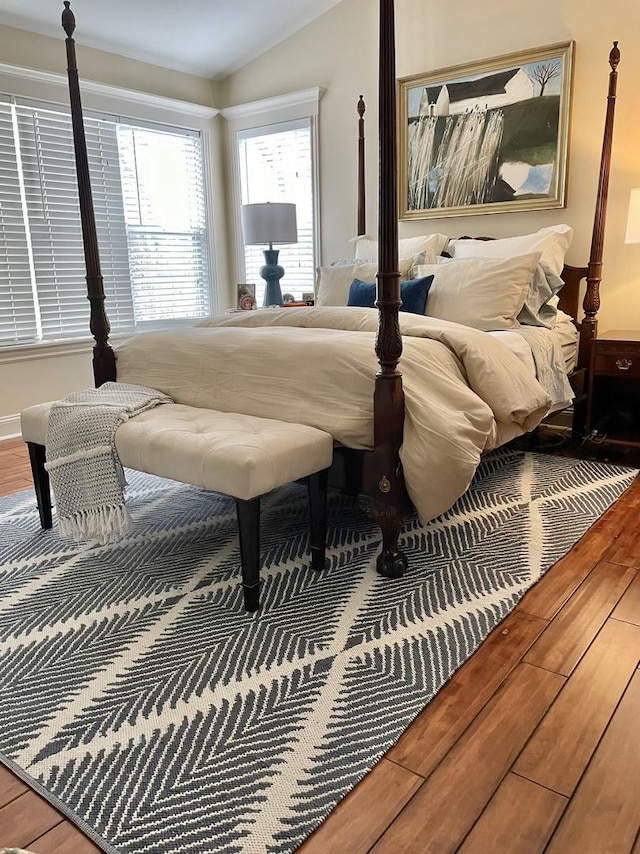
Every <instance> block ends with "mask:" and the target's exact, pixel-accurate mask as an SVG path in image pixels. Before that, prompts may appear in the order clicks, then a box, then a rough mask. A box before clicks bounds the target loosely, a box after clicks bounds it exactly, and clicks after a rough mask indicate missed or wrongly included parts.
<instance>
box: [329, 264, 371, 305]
mask: <svg viewBox="0 0 640 854" xmlns="http://www.w3.org/2000/svg"><path fill="white" fill-rule="evenodd" d="M377 272H378V264H377V263H375V264H374V263H373V262H372V263H370V264H362V263H360V264H358V263H356V264H339V265H337V266H335V267H318V277H317V279H316V299H315V304H316V305H346V304H347V300H348V298H349V287H350V285H351V282H352V281H353V280H354V279H361V280H362V281H363V282H375V280H376V273H377Z"/></svg>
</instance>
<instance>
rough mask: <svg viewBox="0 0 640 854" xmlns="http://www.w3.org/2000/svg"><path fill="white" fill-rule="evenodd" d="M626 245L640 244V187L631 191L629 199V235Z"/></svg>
mask: <svg viewBox="0 0 640 854" xmlns="http://www.w3.org/2000/svg"><path fill="white" fill-rule="evenodd" d="M624 242H625V243H640V187H637V188H636V189H635V190H631V197H630V198H629V215H628V216H627V233H626V234H625V237H624Z"/></svg>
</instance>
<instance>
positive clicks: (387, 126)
mask: <svg viewBox="0 0 640 854" xmlns="http://www.w3.org/2000/svg"><path fill="white" fill-rule="evenodd" d="M64 5H65V10H64V12H63V27H64V29H65V32H66V34H67V39H66V47H67V59H68V75H69V88H70V97H71V109H72V115H73V129H74V142H75V151H76V168H77V173H78V187H79V194H80V210H81V220H82V230H83V239H84V249H85V257H86V265H87V290H88V298H89V302H90V315H91V320H90V328H91V332H92V334H93V336H94V338H95V342H96V343H95V346H94V351H93V369H94V377H95V382H96V385H97V386H99V385H101V384H103V383H105V382H107V381H113V380H116V379H119V380H122V381H125V382H142V381H144V383H145V384H147V385H150V386H152V387H155V388H160V387H161V385H163V380H162V368H163V366H162V364H160V363H158V362H157V361H156V363H154V361H153V360H154V359H156V358H157V354H158V352H159V351H158V349H157V348H158V346H159V345H160V347H161V351H160V352H164V351H165V350H168V351H169V352H170V354H175V353H178V352H179V351H181V349H183V348H184V349H187V350H189V351H190V352H192V353H193V350H194V346H193V345H194V342H197V341H203V342H204V341H205V340H206V341H207V342H210V341H211V340H212V336H211V334H210V329H211V328H213V330H215V331H216V332H219V334H220V340H221V341H222V346H223V347H227V348H229V347H231V349H233V346H232V345H233V343H234V341H235V340H237V339H235V338H234V336H235V335H236V334H237V333H241V334H246V333H248V332H249V329H250V328H251V329H252V328H253V327H259V330H258V335H257V338H258V339H259V340H262V341H263V342H264V335H262V336H261V335H260V334H259V333H260V332H262V330H263V329H264V327H266V326H269V327H270V328H271V327H272V326H273V327H276V328H277V330H278V334H280V333H281V332H284V329H285V327H291V326H294V325H296V327H297V328H299V327H303V328H304V329H305V335H306V336H307V341H305V342H304V343H302V344H301V346H303V347H305V346H306V345H307V344H309V343H311V342H312V341H315V340H316V339H318V340H320V338H321V337H328V339H329V341H328V344H329V346H333V341H334V338H336V339H337V338H339V337H340V335H339V334H338V333H341V332H342V330H343V329H346V328H347V327H346V326H344V325H343V322H342V320H341V319H340V318H339V317H338V316H337V315H336V311H337V310H333V311H332V312H330V313H329V314H328V315H327V317H328V320H319V319H317V318H318V315H317V312H318V311H321V310H320V309H317V310H316V309H287V310H286V312H284V315H286V317H284V316H283V312H251V313H247V314H250V315H253V316H251V317H241V318H239V317H237V316H234V317H233V318H231V319H223V320H219V321H212V322H211V323H209V324H206V323H205V324H202V325H201V326H200V327H199V328H198V329H197V330H191V331H189V332H185V333H184V336H183V338H181V339H180V340H178V339H176V338H175V333H173V336H174V337H172V336H171V335H169V334H167V335H166V336H165V338H164V339H163V338H162V337H161V334H160V333H149V336H148V337H147V338H145V340H148V341H150V342H152V344H154V342H155V347H156V349H155V350H153V348H152V351H146V355H145V352H143V351H142V350H141V349H140V346H139V339H140V338H142V337H143V336H136V338H137V339H138V341H136V340H134V341H132V342H131V343H130V344H125V345H124V346H123V347H122V348H120V349H119V351H118V353H117V354H115V353H114V351H113V349H112V348H111V346H110V344H109V322H108V319H107V314H106V311H105V306H104V289H103V283H102V276H101V273H100V262H99V254H98V246H97V240H96V234H95V220H94V215H93V208H92V199H91V188H90V182H89V170H88V162H87V154H86V146H85V141H84V130H83V122H82V108H81V102H80V90H79V81H78V70H77V64H76V56H75V43H74V39H73V32H74V29H75V20H74V17H73V14H72V12H71V10H70V8H69V5H70V4H69V2H68V0H65V3H64ZM379 47H380V70H379V121H380V129H379V150H380V161H379V176H380V179H379V180H380V195H379V220H378V247H379V251H378V259H377V260H378V270H377V274H376V279H377V302H376V306H377V315H376V321H375V324H374V326H375V356H376V359H377V363H378V369H377V372H376V375H375V380H373V402H372V406H371V409H372V411H371V416H372V419H373V427H372V430H371V436H370V439H369V442H368V443H366V442H363V441H361V440H358V441H355V442H353V443H352V444H351V445H350V446H347V447H346V448H345V449H344V454H343V453H342V452H341V450H340V451H339V453H337V454H336V459H337V465H338V467H341V470H342V476H343V481H344V483H345V485H346V486H348V487H350V488H351V489H352V490H353V491H364V493H365V494H366V495H368V496H369V497H370V498H371V500H372V505H373V513H374V517H375V519H376V522H377V523H378V525H379V526H380V529H381V531H382V549H381V553H380V554H379V556H378V559H377V569H378V571H379V572H380V573H381V574H383V575H385V576H392V577H393V576H399V575H401V574H402V573H403V572H404V569H405V567H406V559H405V557H404V555H403V554H402V553H401V551H400V550H399V548H398V540H399V535H400V532H401V528H402V525H403V520H404V518H405V516H406V512H407V508H408V506H409V497H408V494H407V486H406V483H405V472H404V471H403V465H402V463H401V461H400V459H401V448H402V446H403V441H405V442H406V441H407V434H406V432H405V409H406V407H405V387H404V386H403V376H402V373H401V371H400V370H399V369H398V364H399V362H400V359H401V357H402V356H403V336H415V338H416V339H420V340H421V339H422V338H427V339H431V341H435V342H436V343H435V344H431V347H432V350H433V352H434V353H436V352H437V353H439V354H440V356H441V357H442V363H443V365H444V363H445V362H447V364H449V363H450V364H451V365H452V367H451V373H452V376H453V377H455V383H454V381H453V380H449V379H448V378H447V379H446V381H445V382H444V385H446V386H447V388H450V390H451V392H452V402H451V403H450V404H448V408H447V409H446V410H445V409H443V410H442V413H445V415H442V413H440V415H441V416H442V417H445V418H449V417H450V418H452V419H455V417H456V416H457V415H458V414H460V413H462V415H464V416H465V417H464V418H463V419H462V421H463V422H464V423H463V424H462V426H461V430H462V435H463V438H462V439H461V440H460V448H462V450H461V451H460V455H461V456H465V455H466V458H465V461H464V465H465V467H464V470H463V471H462V472H461V474H460V476H459V480H460V485H459V486H458V489H459V488H460V486H461V488H462V491H464V488H465V486H464V483H467V484H468V482H469V479H470V472H471V474H472V471H473V460H475V463H476V464H477V459H479V455H480V453H481V452H482V451H483V450H485V449H487V448H489V447H492V446H496V445H497V444H500V443H501V442H502V441H505V440H506V439H505V437H507V438H512V437H513V436H514V435H517V434H518V433H522V432H524V431H526V430H528V429H531V428H532V427H533V426H534V425H535V423H537V422H538V421H539V420H540V418H541V417H543V415H544V412H545V411H546V408H547V407H548V402H549V398H548V397H545V393H544V391H543V390H542V389H541V387H540V386H539V385H538V384H537V383H535V386H534V385H532V384H531V383H534V382H535V380H529V379H527V378H526V377H525V375H524V374H522V375H520V373H519V371H521V368H519V367H518V364H517V362H514V363H513V365H511V364H508V365H507V372H508V373H509V372H510V373H511V375H512V376H515V377H516V378H517V381H516V382H515V383H513V384H512V385H515V386H519V388H520V390H521V392H522V396H523V398H524V397H526V401H524V402H523V401H520V402H518V403H517V404H515V403H514V405H513V407H512V410H513V411H509V408H508V406H507V407H505V406H504V402H503V401H502V400H499V401H498V402H497V404H495V405H494V404H493V403H487V402H486V400H485V399H482V398H478V401H479V402H478V403H477V404H476V403H475V394H476V391H477V389H474V391H473V394H474V398H473V400H472V399H471V397H470V395H471V392H469V395H467V396H465V395H466V390H467V388H469V387H470V386H467V385H466V383H467V382H469V383H470V380H468V379H467V377H468V376H469V375H471V374H473V365H472V362H471V355H470V350H472V349H473V348H474V347H475V348H476V349H478V350H481V349H482V348H483V347H484V344H481V343H480V338H478V336H479V335H484V334H485V333H481V332H480V333H479V332H477V331H476V330H473V331H469V332H468V333H467V334H463V332H460V330H453V331H452V330H450V329H446V330H445V331H444V332H443V331H442V330H439V329H435V328H432V327H431V325H430V324H429V323H425V322H424V320H423V322H421V323H418V321H417V320H415V321H413V323H410V322H407V321H406V320H404V319H403V321H402V323H401V320H400V317H399V309H400V306H401V300H400V273H399V270H398V267H399V257H398V220H397V211H398V206H397V170H396V160H397V151H396V74H395V25H394V3H393V0H380V46H379ZM618 59H619V54H618V53H617V47H615V46H614V50H613V51H612V52H611V56H610V63H611V69H612V70H611V74H610V79H609V96H608V109H607V120H606V124H605V138H604V143H603V152H602V163H601V170H600V179H599V183H598V197H597V203H596V217H595V223H594V232H593V240H592V247H591V258H590V261H589V264H588V266H587V267H565V269H564V272H563V278H564V280H565V282H566V284H565V287H564V289H563V290H562V291H561V293H560V307H561V308H562V309H563V310H565V311H568V312H569V313H571V316H572V317H574V318H575V317H576V314H577V305H578V290H579V286H580V282H581V280H582V279H583V278H584V277H585V276H586V278H587V292H586V296H585V299H584V309H585V320H584V321H583V323H582V324H581V327H580V335H581V339H580V355H579V362H578V366H579V368H580V369H581V370H582V371H583V372H584V369H586V367H587V365H588V361H589V345H590V341H591V340H592V339H593V337H594V336H595V335H596V330H597V319H596V315H597V309H598V285H599V281H600V274H601V266H602V244H603V232H604V218H605V210H606V197H607V185H608V175H609V160H610V154H611V135H612V127H613V109H614V103H615V78H616V66H617V62H618ZM358 113H359V139H358V148H359V163H358V185H359V202H358V232H359V233H360V234H362V233H364V230H365V205H364V184H365V180H364V119H363V116H364V102H363V100H362V98H361V99H360V101H359V103H358ZM350 311H352V312H360V314H355V315H354V318H355V320H354V321H353V330H350V331H354V332H355V333H356V334H357V335H360V336H362V335H363V333H365V332H369V333H370V332H371V331H372V329H373V328H374V327H373V326H372V322H373V318H372V316H371V315H370V314H368V312H369V309H362V310H360V309H351V310H350ZM362 312H365V313H366V314H362ZM301 313H304V315H302V314H301ZM343 314H344V312H343ZM416 324H417V330H415V331H414V326H415V325H416ZM452 325H456V324H449V326H452ZM230 327H231V328H230ZM238 327H239V328H238ZM309 327H316V328H313V329H312V328H309ZM318 327H319V328H321V329H322V330H325V332H326V331H328V332H330V333H332V334H333V337H332V335H328V336H327V335H326V334H325V332H323V334H322V335H321V334H320V332H319V329H318ZM401 328H402V334H401ZM461 329H462V328H461ZM295 335H298V337H300V335H301V333H298V332H296V333H295ZM295 335H294V338H295ZM370 337H371V336H370ZM271 340H272V342H273V343H275V344H277V343H278V341H280V340H282V341H284V338H279V337H278V336H276V335H275V334H274V335H272V339H271ZM301 340H302V339H301ZM366 340H367V341H368V340H370V338H367V339H366ZM406 340H407V343H406V345H405V350H408V352H409V353H411V352H413V351H414V350H416V349H417V345H416V344H415V342H414V338H413V337H412V338H407V339H406ZM185 342H188V343H187V344H185ZM430 343H431V342H430ZM207 346H209V344H208V343H207ZM445 346H446V347H447V348H449V349H447V352H446V355H444V351H443V350H442V348H444V347H445ZM487 347H488V348H489V351H490V353H492V352H494V350H492V348H493V347H494V345H493V344H491V345H487ZM438 348H440V349H438ZM204 349H206V348H204ZM151 352H153V353H154V354H155V355H153V356H152V355H150V353H151ZM258 352H259V351H258ZM303 352H305V351H303ZM306 352H308V351H306ZM496 352H497V351H496ZM116 355H117V359H116ZM405 358H408V356H406V357H405ZM483 358H485V357H484V356H483ZM488 358H489V361H490V359H491V356H489V357H488ZM465 360H467V361H465ZM160 361H161V360H160ZM437 361H438V360H437V359H436V363H437ZM495 361H496V363H497V362H498V361H500V358H499V356H498V357H496V358H495ZM363 365H364V363H363ZM462 365H464V369H463V368H462V367H461V366H462ZM407 368H408V371H407V372H408V374H409V375H413V373H415V372H414V371H413V367H411V369H410V370H409V363H408V362H407ZM184 370H186V368H185V369H184ZM327 370H328V369H327ZM360 370H363V371H364V370H365V367H362V366H361V367H360ZM443 370H444V368H443ZM483 370H484V372H485V373H486V367H485V368H483ZM496 370H497V368H496ZM369 379H370V377H369ZM432 380H433V389H432V391H430V390H429V385H427V386H426V393H425V394H426V396H427V397H428V396H429V395H430V394H433V398H434V399H433V401H432V402H431V403H430V402H429V401H427V402H426V406H425V410H428V408H429V406H430V405H431V406H432V407H435V406H436V402H435V400H436V399H437V400H438V401H439V400H440V398H439V397H438V395H439V393H440V390H439V388H438V387H437V382H436V377H435V375H434V376H433V377H432ZM335 381H336V384H337V385H339V384H340V380H338V379H337V378H336V380H335ZM169 385H170V383H169ZM463 386H464V390H463ZM367 387H368V386H367ZM164 390H165V391H167V393H170V394H174V396H175V390H174V389H173V388H165V389H164ZM407 390H408V391H410V393H411V399H410V400H409V402H408V404H410V408H411V409H412V419H411V421H410V424H411V429H412V430H413V428H414V426H415V424H414V421H415V420H416V418H415V412H414V411H413V409H414V408H415V407H414V404H415V398H416V396H417V395H416V391H415V387H413V386H412V387H411V388H410V389H409V388H407ZM463 391H464V393H463ZM180 392H181V389H180V388H178V393H180ZM194 394H195V398H194V399H195V400H197V403H195V404H194V405H203V403H202V395H206V390H204V389H199V390H197V391H196V392H195V393H194ZM420 394H423V391H422V390H421V391H420ZM443 394H444V392H443ZM514 396H515V392H514ZM465 401H470V411H471V413H472V414H470V415H469V416H468V417H466V410H465V409H464V407H465V406H466V405H467V404H466V403H465ZM179 402H183V403H190V402H191V401H190V400H189V399H185V400H182V401H179ZM245 404H246V402H245ZM205 405H206V404H205ZM232 405H233V404H232V402H231V401H229V402H228V404H227V409H229V407H232ZM251 405H252V406H253V402H252V403H251ZM335 405H336V408H340V407H341V406H342V405H343V402H342V401H341V400H340V399H339V398H338V397H337V396H336V401H335ZM474 407H475V408H474ZM492 407H493V408H492ZM501 407H502V409H503V410H505V414H504V422H500V420H499V416H498V415H497V414H496V413H497V412H499V411H500V409H501ZM214 408H219V409H223V408H224V407H223V406H222V405H220V402H219V401H218V399H217V398H216V406H215V407H214ZM425 410H421V411H420V414H419V416H418V418H417V421H420V420H421V419H422V418H423V416H422V413H423V411H425ZM238 411H240V410H238ZM243 411H245V412H247V414H251V412H249V411H248V410H247V409H245V410H243ZM407 411H408V410H407ZM514 412H516V414H514ZM260 414H262V413H260ZM264 414H265V415H266V416H267V417H268V413H267V412H265V413H264ZM425 417H426V416H425ZM494 417H495V419H496V421H495V422H494V421H493V419H494ZM488 418H489V419H490V420H491V424H489V423H488V421H487V419H488ZM482 419H484V420H485V422H486V424H485V425H484V427H483V430H484V434H482V435H478V436H476V435H475V434H474V436H473V438H472V439H470V438H469V434H471V433H473V432H474V431H475V430H476V427H477V423H478V422H479V421H480V420H482ZM283 420H289V421H293V420H295V416H294V415H293V414H291V413H287V414H286V416H284V417H283ZM501 423H502V426H503V429H502V430H500V429H499V428H500V425H501ZM505 425H507V426H506V427H505ZM312 426H321V425H319V424H318V425H312ZM429 429H432V428H429ZM328 432H331V433H332V434H333V435H334V437H335V438H336V439H338V441H339V435H337V434H336V432H334V431H333V430H328ZM440 438H442V437H440ZM456 441H458V440H457V438H456ZM464 443H467V444H464ZM363 447H365V448H368V449H367V450H364V452H363V450H362V448H363ZM457 448H458V445H456V449H457ZM456 449H454V450H451V451H450V454H451V459H452V460H453V458H454V457H455V453H456ZM470 449H471V450H470ZM471 451H473V453H472V452H471ZM463 452H464V453H463ZM472 458H473V459H472ZM433 459H434V458H433V457H432V458H431V463H428V462H427V461H426V460H425V461H424V462H423V464H422V468H428V467H429V465H432V464H433ZM445 462H447V461H445ZM447 465H448V463H447V464H443V467H442V468H443V475H442V478H445V477H446V474H445V473H444V472H446V469H447ZM405 468H406V466H405ZM412 479H413V475H412ZM451 479H452V480H453V481H455V477H454V475H453V474H452V475H451ZM455 488H456V487H454V489H455ZM458 494H459V492H458ZM412 500H413V502H414V504H416V506H418V502H416V500H415V497H414V496H412ZM425 506H428V505H425ZM441 509H442V508H441ZM425 512H427V511H425ZM438 512H440V511H438ZM433 515H435V514H433Z"/></svg>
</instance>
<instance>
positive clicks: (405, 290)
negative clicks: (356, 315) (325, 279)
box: [347, 276, 433, 314]
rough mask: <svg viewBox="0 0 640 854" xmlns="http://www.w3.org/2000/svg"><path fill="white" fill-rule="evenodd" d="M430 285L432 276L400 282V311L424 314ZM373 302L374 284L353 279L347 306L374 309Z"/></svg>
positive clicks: (374, 299)
mask: <svg viewBox="0 0 640 854" xmlns="http://www.w3.org/2000/svg"><path fill="white" fill-rule="evenodd" d="M432 283H433V276H423V277H422V278H421V279H408V280H407V281H406V282H400V299H401V300H402V305H401V306H400V311H408V312H411V314H424V310H425V308H426V306H427V297H428V295H429V288H430V287H431V284H432ZM375 301H376V286H375V283H371V282H363V281H361V280H360V279H354V280H353V281H352V282H351V286H350V287H349V298H348V300H347V305H351V306H359V307H360V308H374V306H375Z"/></svg>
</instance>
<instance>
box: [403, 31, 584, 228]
mask: <svg viewBox="0 0 640 854" xmlns="http://www.w3.org/2000/svg"><path fill="white" fill-rule="evenodd" d="M572 59H573V42H565V43H563V44H554V45H548V46H547V47H541V48H535V49H532V50H526V51H521V52H520V53H512V54H508V55H506V56H499V57H495V58H494V59H488V60H482V61H479V62H474V63H471V64H468V65H458V66H455V67H452V68H443V69H440V70H439V71H434V72H432V73H429V74H416V75H413V76H412V77H404V78H401V79H400V80H399V81H398V113H399V116H398V122H399V135H398V145H399V158H398V166H399V170H400V175H399V192H398V200H399V217H400V219H424V218H426V217H436V216H461V215H466V214H481V213H482V214H484V213H494V212H506V211H528V210H535V209H541V208H561V207H564V206H565V193H566V173H567V169H566V167H567V140H568V134H569V96H570V90H571V73H572Z"/></svg>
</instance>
